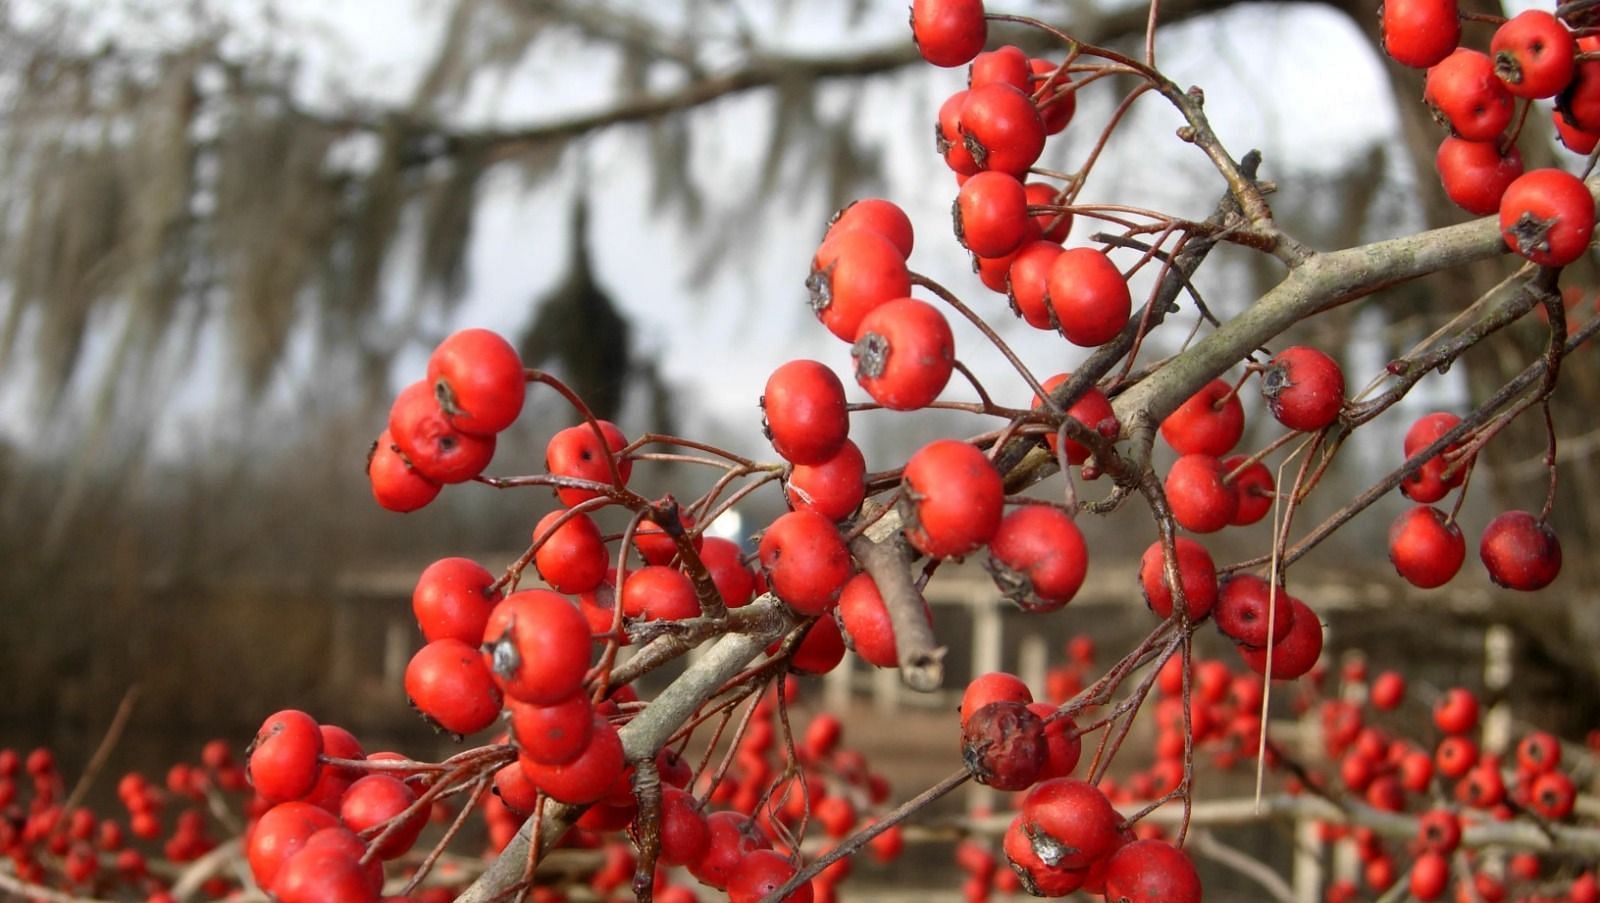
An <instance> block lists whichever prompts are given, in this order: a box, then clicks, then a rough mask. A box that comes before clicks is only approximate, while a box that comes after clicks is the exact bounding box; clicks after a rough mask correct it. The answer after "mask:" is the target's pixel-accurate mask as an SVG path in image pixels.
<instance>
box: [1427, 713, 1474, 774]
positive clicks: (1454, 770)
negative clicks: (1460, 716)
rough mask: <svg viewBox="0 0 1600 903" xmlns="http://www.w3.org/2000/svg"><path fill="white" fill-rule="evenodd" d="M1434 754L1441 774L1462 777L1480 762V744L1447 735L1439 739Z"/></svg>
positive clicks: (1458, 736) (1461, 737) (1457, 736)
mask: <svg viewBox="0 0 1600 903" xmlns="http://www.w3.org/2000/svg"><path fill="white" fill-rule="evenodd" d="M1474 717H1476V716H1474ZM1433 756H1434V762H1435V764H1436V765H1437V766H1438V771H1439V774H1440V775H1442V776H1444V777H1447V778H1451V779H1456V778H1460V777H1462V776H1464V775H1465V774H1466V773H1467V772H1469V771H1471V770H1472V766H1474V765H1476V764H1478V744H1476V743H1473V742H1472V741H1471V740H1469V739H1467V738H1466V737H1463V736H1460V735H1455V736H1450V737H1446V738H1444V739H1443V740H1440V741H1439V748H1438V749H1436V750H1434V754H1433ZM1424 785H1426V782H1424Z"/></svg>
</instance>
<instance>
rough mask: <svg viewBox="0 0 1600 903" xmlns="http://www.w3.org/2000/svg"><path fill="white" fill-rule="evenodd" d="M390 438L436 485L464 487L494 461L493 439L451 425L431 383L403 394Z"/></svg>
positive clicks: (395, 409)
mask: <svg viewBox="0 0 1600 903" xmlns="http://www.w3.org/2000/svg"><path fill="white" fill-rule="evenodd" d="M389 435H390V437H391V438H393V439H394V444H395V445H396V446H397V447H399V449H400V453H401V454H403V455H405V459H406V460H407V461H409V462H411V466H412V467H415V468H416V469H417V472H419V473H421V474H422V475H423V476H425V477H427V478H428V479H430V480H433V481H434V482H436V483H464V482H466V481H467V480H470V479H472V478H473V477H475V476H477V475H478V474H480V473H482V472H483V469H484V468H485V467H488V466H489V460H490V459H491V458H493V457H494V446H495V440H494V437H493V436H477V435H472V434H470V433H463V432H462V431H460V430H458V429H456V428H455V427H454V426H452V425H451V423H450V418H449V417H448V416H446V415H445V413H444V411H442V410H440V408H439V402H438V400H437V399H435V398H434V396H433V387H432V386H430V385H429V384H428V381H427V380H418V381H416V382H414V383H412V384H411V385H409V386H407V387H405V388H404V389H402V390H401V391H400V394H399V395H398V396H396V398H395V400H394V406H393V407H391V408H390V409H389Z"/></svg>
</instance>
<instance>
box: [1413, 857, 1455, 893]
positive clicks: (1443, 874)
mask: <svg viewBox="0 0 1600 903" xmlns="http://www.w3.org/2000/svg"><path fill="white" fill-rule="evenodd" d="M1449 883H1450V861H1449V860H1448V859H1446V858H1445V857H1444V856H1443V855H1441V854H1439V853H1435V852H1433V851H1431V850H1430V851H1428V852H1425V853H1423V854H1422V855H1420V856H1418V857H1417V858H1416V861H1414V862H1413V863H1412V864H1411V882H1410V890H1411V896H1413V897H1416V898H1417V899H1418V900H1422V901H1424V903H1431V901H1433V900H1437V899H1439V898H1440V897H1442V896H1444V891H1445V888H1446V887H1447V886H1448V885H1449Z"/></svg>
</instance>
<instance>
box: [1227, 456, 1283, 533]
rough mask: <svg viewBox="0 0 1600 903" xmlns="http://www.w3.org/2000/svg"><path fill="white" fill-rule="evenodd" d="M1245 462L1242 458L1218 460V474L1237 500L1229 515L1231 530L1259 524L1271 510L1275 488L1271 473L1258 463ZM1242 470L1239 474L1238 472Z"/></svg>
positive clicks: (1243, 457) (1265, 466)
mask: <svg viewBox="0 0 1600 903" xmlns="http://www.w3.org/2000/svg"><path fill="white" fill-rule="evenodd" d="M1246 460H1248V459H1247V458H1246V457H1245V456H1244V455H1229V456H1228V457H1226V458H1223V459H1222V471H1223V473H1224V474H1225V475H1226V477H1225V478H1227V479H1228V482H1229V483H1230V484H1231V485H1232V486H1233V494H1234V496H1236V497H1237V498H1238V499H1239V507H1238V508H1237V509H1235V510H1234V512H1233V519H1232V520H1230V521H1228V523H1229V524H1231V525H1233V526H1235V527H1248V526H1250V525H1251V524H1253V523H1257V522H1259V521H1260V520H1261V519H1262V518H1263V517H1266V516H1267V512H1268V511H1271V510H1272V499H1273V496H1274V494H1275V493H1276V492H1277V484H1276V483H1274V482H1273V479H1272V471H1270V470H1268V469H1267V465H1265V464H1263V463H1261V462H1260V461H1251V462H1250V463H1249V464H1246V463H1245V461H1246ZM1241 467H1243V468H1244V469H1243V470H1240V469H1239V468H1241ZM1236 471H1237V473H1235V472H1236Z"/></svg>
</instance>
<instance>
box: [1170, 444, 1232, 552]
mask: <svg viewBox="0 0 1600 903" xmlns="http://www.w3.org/2000/svg"><path fill="white" fill-rule="evenodd" d="M1226 476H1227V471H1226V470H1224V469H1223V466H1222V462H1221V461H1219V460H1217V459H1216V458H1214V457H1212V456H1210V455H1183V456H1182V457H1180V458H1178V460H1176V461H1174V462H1172V467H1171V468H1170V469H1168V471H1167V479H1166V483H1165V486H1166V492H1167V505H1168V506H1169V507H1171V509H1172V517H1173V519H1174V520H1176V521H1177V522H1178V525H1179V526H1180V527H1183V528H1184V529H1185V530H1190V531H1192V532H1195V533H1215V532H1216V531H1218V530H1221V529H1222V528H1223V527H1226V526H1228V524H1229V523H1230V522H1231V521H1232V520H1233V517H1234V515H1235V514H1237V513H1238V511H1239V496H1238V494H1237V493H1235V492H1234V491H1233V487H1232V486H1231V485H1229V484H1228V483H1227V482H1226V481H1225V480H1224V477H1226Z"/></svg>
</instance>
